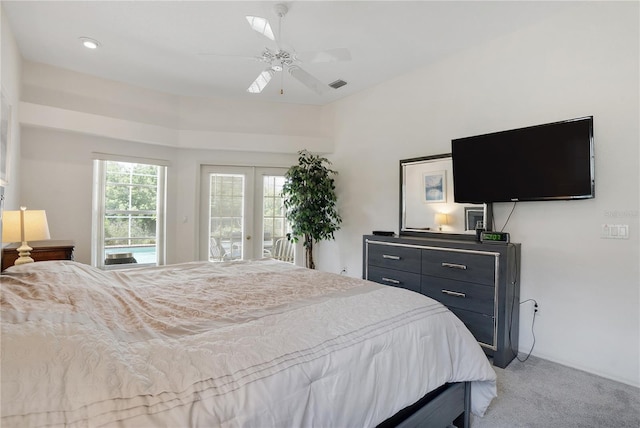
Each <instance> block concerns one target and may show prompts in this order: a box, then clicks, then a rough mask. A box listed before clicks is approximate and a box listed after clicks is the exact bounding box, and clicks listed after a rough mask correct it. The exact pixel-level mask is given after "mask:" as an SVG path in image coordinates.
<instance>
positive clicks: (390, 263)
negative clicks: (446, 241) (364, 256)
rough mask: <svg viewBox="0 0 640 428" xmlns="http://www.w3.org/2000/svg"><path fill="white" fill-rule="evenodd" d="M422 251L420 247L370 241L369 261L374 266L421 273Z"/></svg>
mask: <svg viewBox="0 0 640 428" xmlns="http://www.w3.org/2000/svg"><path fill="white" fill-rule="evenodd" d="M420 251H421V250H420V249H419V248H407V247H399V246H395V245H384V244H372V243H369V245H368V246H367V252H368V263H369V265H373V266H379V267H384V268H389V269H396V270H403V271H407V272H414V273H418V274H419V273H420ZM418 283H419V280H418Z"/></svg>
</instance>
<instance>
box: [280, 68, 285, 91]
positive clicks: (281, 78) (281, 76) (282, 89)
mask: <svg viewBox="0 0 640 428" xmlns="http://www.w3.org/2000/svg"><path fill="white" fill-rule="evenodd" d="M280 95H284V73H280Z"/></svg>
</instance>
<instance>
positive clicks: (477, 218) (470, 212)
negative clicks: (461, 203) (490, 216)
mask: <svg viewBox="0 0 640 428" xmlns="http://www.w3.org/2000/svg"><path fill="white" fill-rule="evenodd" d="M464 218H465V222H464V230H475V229H476V225H477V224H478V222H479V223H480V224H482V228H484V223H483V220H484V209H482V208H475V207H465V208H464Z"/></svg>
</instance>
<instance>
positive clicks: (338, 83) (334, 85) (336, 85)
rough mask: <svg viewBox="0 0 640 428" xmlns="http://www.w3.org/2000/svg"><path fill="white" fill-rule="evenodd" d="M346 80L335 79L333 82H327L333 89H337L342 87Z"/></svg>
mask: <svg viewBox="0 0 640 428" xmlns="http://www.w3.org/2000/svg"><path fill="white" fill-rule="evenodd" d="M346 84H347V82H345V81H344V80H340V79H338V80H336V81H335V82H332V83H329V86H331V87H332V88H333V89H338V88H341V87H343V86H344V85H346Z"/></svg>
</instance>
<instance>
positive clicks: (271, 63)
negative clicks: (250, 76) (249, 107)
mask: <svg viewBox="0 0 640 428" xmlns="http://www.w3.org/2000/svg"><path fill="white" fill-rule="evenodd" d="M288 11H289V8H288V7H287V6H286V5H285V4H281V3H279V4H276V5H275V6H274V12H275V13H276V15H277V16H278V32H277V34H276V33H274V32H273V28H272V27H271V24H270V23H269V20H268V19H266V18H262V17H260V16H247V17H246V18H247V21H248V22H249V25H250V26H251V28H252V29H253V30H255V31H257V32H258V33H260V34H262V35H263V36H265V37H266V38H268V39H269V40H272V41H274V42H275V44H276V48H275V49H269V48H268V47H266V48H265V49H264V51H262V53H261V54H260V56H257V57H255V59H257V60H258V61H260V62H263V63H265V64H267V67H266V68H265V69H264V70H263V71H262V72H261V73H260V74H259V75H258V77H257V78H256V79H255V80H254V81H253V83H252V84H251V85H250V86H249V87H248V88H247V92H250V93H253V94H259V93H260V92H262V91H263V90H264V88H265V87H266V86H267V85H268V84H269V82H270V81H271V79H272V78H273V76H274V75H275V74H276V73H279V72H283V71H284V70H286V71H287V72H288V73H289V74H290V75H291V77H293V78H294V79H296V80H297V81H299V82H300V83H302V84H303V85H305V86H306V87H308V88H309V89H311V90H312V91H314V92H316V93H317V94H319V95H321V94H322V93H324V91H325V90H326V87H327V85H325V84H324V83H322V82H321V81H320V80H319V79H317V78H316V77H314V76H312V75H311V74H309V73H308V72H307V71H305V70H304V69H302V68H301V67H300V64H301V63H302V62H303V61H302V58H301V57H302V56H304V57H305V58H306V59H305V62H334V61H348V60H350V59H351V53H350V52H349V50H348V49H346V48H336V49H330V50H326V51H320V52H308V53H306V54H303V55H302V56H301V55H298V54H296V52H295V51H294V50H293V49H288V50H287V49H285V48H284V47H283V46H282V44H281V40H280V33H281V26H282V18H284V16H285V15H286V14H287V12H288ZM283 92H284V91H283V89H282V88H281V89H280V93H281V94H282V93H283Z"/></svg>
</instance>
